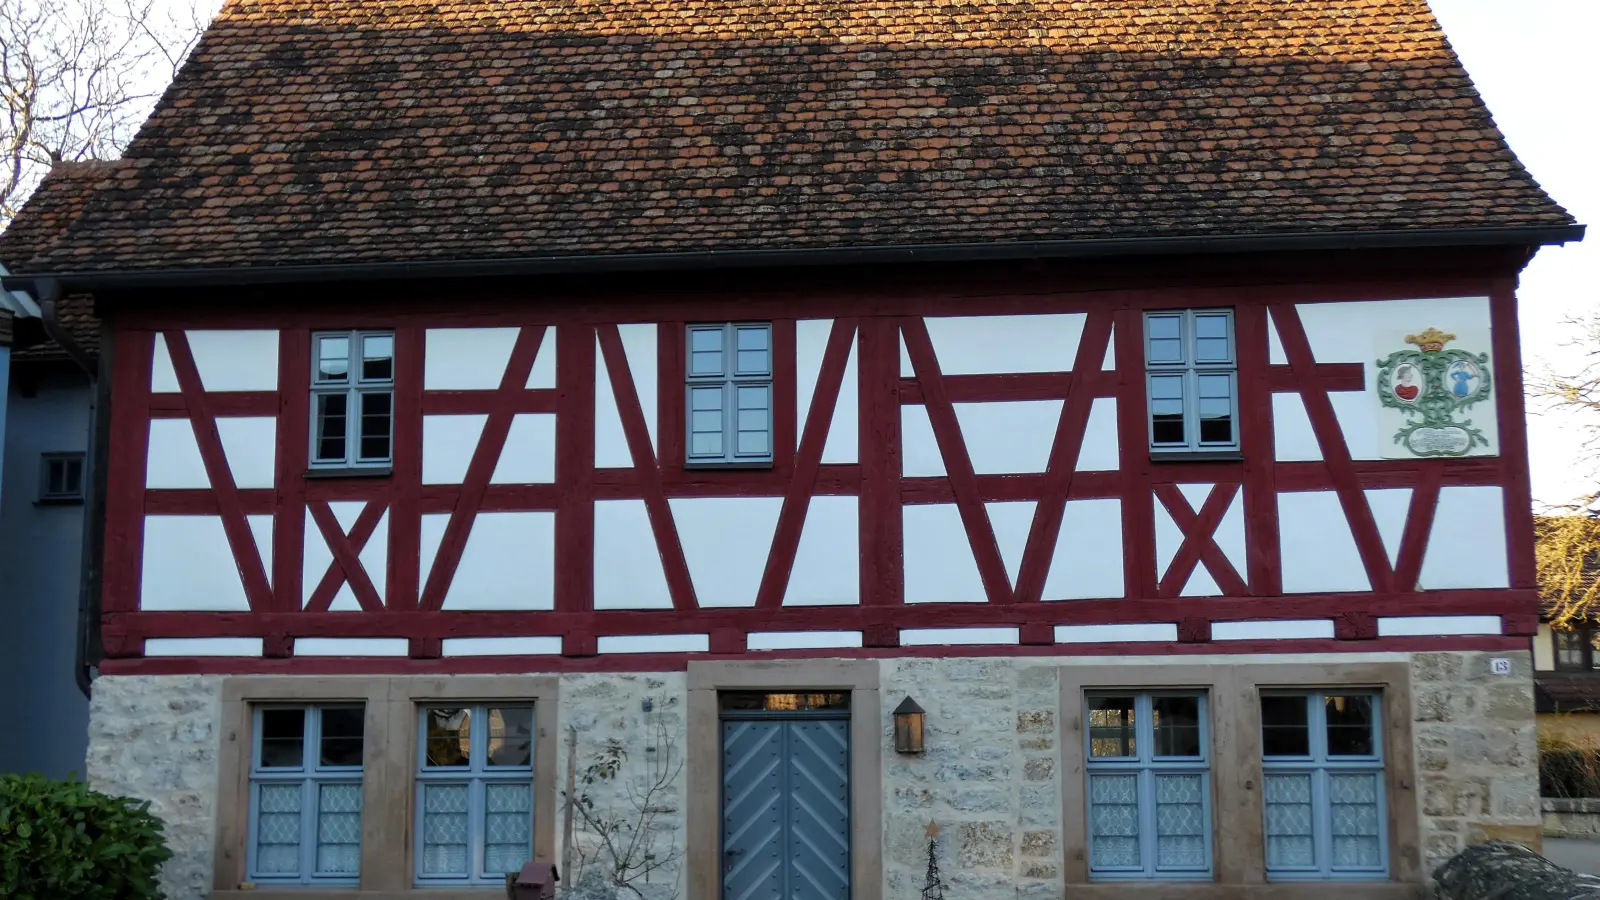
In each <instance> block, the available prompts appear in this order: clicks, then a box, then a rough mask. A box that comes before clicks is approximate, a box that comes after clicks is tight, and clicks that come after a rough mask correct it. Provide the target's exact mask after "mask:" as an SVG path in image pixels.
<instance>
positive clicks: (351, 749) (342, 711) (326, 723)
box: [320, 706, 366, 766]
mask: <svg viewBox="0 0 1600 900" xmlns="http://www.w3.org/2000/svg"><path fill="white" fill-rule="evenodd" d="M365 718H366V712H365V710H363V709H362V708H361V707H359V706H354V707H340V708H337V709H325V710H323V711H322V752H321V757H320V758H321V760H322V765H324V766H359V765H361V749H362V725H363V722H364V720H365Z"/></svg>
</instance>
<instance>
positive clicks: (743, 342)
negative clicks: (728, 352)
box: [734, 328, 772, 375]
mask: <svg viewBox="0 0 1600 900" xmlns="http://www.w3.org/2000/svg"><path fill="white" fill-rule="evenodd" d="M734 333H735V335H736V337H735V340H736V341H737V348H736V349H737V352H738V362H737V365H738V371H739V374H740V375H765V374H767V372H768V371H770V370H771V363H770V360H771V358H772V357H771V352H770V350H769V348H768V346H767V345H768V340H767V329H766V328H739V329H735V332H734Z"/></svg>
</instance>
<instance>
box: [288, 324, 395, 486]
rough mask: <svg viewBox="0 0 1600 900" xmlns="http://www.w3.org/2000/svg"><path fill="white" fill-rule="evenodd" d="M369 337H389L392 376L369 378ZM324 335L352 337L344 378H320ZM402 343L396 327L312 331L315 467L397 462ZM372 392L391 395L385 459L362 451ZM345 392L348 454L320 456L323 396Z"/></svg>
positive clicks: (384, 465)
mask: <svg viewBox="0 0 1600 900" xmlns="http://www.w3.org/2000/svg"><path fill="white" fill-rule="evenodd" d="M369 337H386V338H388V339H389V341H390V345H389V346H390V351H389V353H390V355H389V377H388V378H366V377H365V376H363V375H362V374H361V362H362V359H363V356H362V349H363V347H364V345H365V342H366V339H367V338H369ZM324 338H344V339H346V340H347V341H349V352H348V354H347V356H346V360H345V377H344V379H343V380H341V381H329V380H322V379H319V378H318V374H319V371H318V370H319V364H320V363H321V361H322V356H321V342H322V340H323V339H324ZM398 357H399V344H398V342H397V341H396V338H395V331H394V329H393V328H354V329H343V330H323V331H313V332H312V333H311V404H310V416H311V432H310V441H309V442H310V447H309V448H308V456H307V459H308V463H309V466H310V468H311V469H312V470H313V471H317V470H327V469H386V468H389V467H391V466H393V464H394V419H395V414H396V410H395V404H394V376H395V369H396V367H397V366H398V364H399V358H398ZM368 394H385V395H387V396H388V397H389V429H388V432H387V433H386V434H385V436H384V441H385V444H386V445H387V447H388V450H389V452H388V453H387V454H385V455H384V456H383V457H382V458H381V459H380V458H378V457H371V458H363V457H362V455H361V440H362V438H363V436H364V433H363V431H362V419H363V416H362V413H361V408H362V406H361V404H362V398H363V397H364V396H366V395H368ZM340 395H342V396H344V398H345V434H344V456H343V457H342V458H340V459H331V458H327V459H324V458H322V457H320V456H318V449H319V446H318V445H319V444H320V443H321V440H320V437H321V429H320V422H319V419H320V415H319V407H320V406H321V402H322V398H323V397H330V396H340Z"/></svg>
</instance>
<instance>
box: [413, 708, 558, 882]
mask: <svg viewBox="0 0 1600 900" xmlns="http://www.w3.org/2000/svg"><path fill="white" fill-rule="evenodd" d="M418 733H419V742H418V764H417V816H416V823H417V834H416V843H417V852H416V861H417V865H416V869H417V871H416V876H417V883H418V884H419V885H428V884H444V883H450V884H499V885H503V884H504V883H505V873H507V872H515V871H517V870H519V869H521V868H522V864H523V863H525V862H527V861H528V860H529V859H531V858H532V856H533V706H532V704H521V705H518V704H496V703H490V704H475V705H470V706H428V707H424V708H423V709H422V710H421V723H420V727H419V728H418Z"/></svg>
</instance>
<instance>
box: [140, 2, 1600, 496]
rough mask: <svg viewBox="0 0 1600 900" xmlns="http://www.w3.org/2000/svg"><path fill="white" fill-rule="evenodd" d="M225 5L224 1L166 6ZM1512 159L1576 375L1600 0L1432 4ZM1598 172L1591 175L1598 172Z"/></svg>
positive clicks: (1596, 204)
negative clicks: (1529, 182)
mask: <svg viewBox="0 0 1600 900" xmlns="http://www.w3.org/2000/svg"><path fill="white" fill-rule="evenodd" d="M158 3H170V4H173V5H175V6H176V5H179V4H183V5H187V4H190V3H193V4H195V5H196V6H199V7H201V8H206V7H211V8H215V7H216V6H220V5H221V3H220V0H158ZM1429 3H1430V4H1431V5H1432V6H1433V11H1434V14H1435V15H1437V16H1438V17H1439V20H1440V22H1441V23H1442V24H1443V25H1444V30H1445V33H1446V34H1447V35H1448V36H1449V38H1450V42H1451V44H1452V45H1453V46H1454V47H1455V49H1456V52H1457V53H1458V54H1460V56H1461V60H1462V62H1463V63H1464V64H1465V65H1466V68H1467V72H1468V73H1469V74H1470V75H1471V76H1472V79H1473V81H1474V83H1476V84H1477V86H1478V90H1479V91H1480V92H1481V93H1482V94H1483V97H1484V99H1485V100H1487V101H1488V104H1489V109H1490V110H1491V111H1492V112H1493V113H1494V116H1495V121H1496V122H1498V123H1499V125H1500V128H1501V130H1502V131H1504V132H1505V135H1506V138H1507V139H1508V140H1509V141H1510V142H1511V148H1512V149H1513V150H1514V151H1516V153H1517V155H1518V156H1519V157H1520V158H1521V159H1522V162H1523V164H1524V165H1526V166H1527V167H1528V169H1529V171H1531V172H1532V173H1533V176H1534V177H1535V178H1537V179H1538V180H1539V183H1540V184H1542V185H1543V186H1544V188H1545V190H1546V191H1548V192H1549V193H1550V194H1551V196H1553V197H1555V199H1556V201H1557V202H1558V203H1561V204H1562V205H1563V206H1565V207H1566V208H1567V209H1568V210H1569V211H1571V212H1572V213H1573V215H1575V216H1577V218H1578V221H1580V222H1582V223H1584V224H1587V225H1590V226H1592V229H1591V236H1590V237H1589V238H1588V240H1586V241H1584V242H1583V243H1580V244H1569V245H1567V246H1565V247H1546V248H1544V249H1543V250H1540V251H1539V254H1538V256H1537V257H1536V258H1535V259H1534V260H1533V262H1532V263H1530V264H1529V265H1528V267H1527V269H1526V270H1525V271H1524V272H1523V275H1522V283H1521V286H1520V289H1519V291H1518V298H1519V300H1520V308H1521V326H1522V355H1523V360H1524V362H1525V363H1526V364H1527V365H1528V366H1529V367H1530V368H1534V369H1537V368H1539V367H1541V366H1548V367H1552V368H1554V369H1555V370H1556V371H1560V372H1573V371H1576V370H1577V369H1578V368H1579V367H1581V366H1582V365H1583V362H1584V359H1583V350H1582V348H1581V347H1577V346H1573V340H1574V338H1575V337H1577V335H1578V332H1577V329H1575V328H1573V327H1572V325H1571V324H1570V320H1571V319H1572V317H1574V316H1577V315H1582V314H1584V313H1586V312H1588V311H1592V310H1600V149H1597V148H1600V115H1596V114H1585V113H1586V111H1592V110H1597V109H1600V101H1597V100H1596V98H1600V66H1597V65H1596V64H1595V57H1596V56H1597V55H1600V44H1597V42H1596V35H1600V0H1429ZM1592 170H1593V171H1592ZM1536 407H1537V404H1532V403H1530V410H1531V413H1532V414H1531V415H1530V416H1529V420H1528V442H1529V444H1530V447H1531V460H1532V469H1533V496H1534V500H1535V502H1536V504H1541V505H1558V504H1562V503H1565V502H1567V501H1569V500H1571V499H1573V498H1574V497H1577V496H1580V495H1583V494H1588V493H1591V492H1594V491H1595V490H1597V489H1600V455H1591V454H1589V453H1586V452H1585V450H1584V446H1583V444H1584V439H1585V436H1586V434H1587V433H1590V431H1589V430H1590V429H1593V432H1592V433H1594V434H1596V435H1597V436H1600V416H1596V417H1593V419H1592V420H1586V419H1583V418H1580V417H1578V416H1575V415H1573V414H1569V413H1560V412H1555V411H1550V410H1541V409H1538V408H1536Z"/></svg>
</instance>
